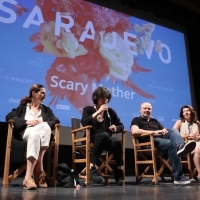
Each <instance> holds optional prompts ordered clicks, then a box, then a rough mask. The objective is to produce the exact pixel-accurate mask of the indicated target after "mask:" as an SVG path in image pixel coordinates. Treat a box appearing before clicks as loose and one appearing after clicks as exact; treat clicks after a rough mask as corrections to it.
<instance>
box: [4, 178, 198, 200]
mask: <svg viewBox="0 0 200 200" xmlns="http://www.w3.org/2000/svg"><path fill="white" fill-rule="evenodd" d="M0 181H1V183H2V178H1V179H0ZM22 181H23V179H22V178H17V179H16V180H15V181H13V182H12V183H11V184H10V185H9V187H7V188H5V187H2V184H1V195H0V196H1V200H18V199H23V200H52V199H58V200H63V199H65V200H66V199H67V200H71V199H73V200H75V199H78V200H93V199H94V200H98V199H101V200H118V199H123V200H128V199H131V200H132V199H136V200H151V199H154V200H170V199H172V200H175V199H177V200H182V199H183V200H194V199H195V200H198V199H200V183H191V185H188V186H175V185H174V184H173V183H172V182H171V181H170V179H168V180H166V181H165V182H159V184H158V185H156V186H152V185H151V180H150V179H149V180H148V179H146V180H144V181H142V182H141V183H140V184H139V185H136V184H135V177H130V176H128V177H126V184H125V186H117V185H116V184H115V183H114V182H112V181H111V184H110V186H105V185H104V184H98V185H97V184H91V185H90V186H88V187H82V188H80V189H79V190H76V189H73V188H61V187H56V188H54V187H49V188H46V189H41V188H39V189H37V190H26V189H23V187H22Z"/></svg>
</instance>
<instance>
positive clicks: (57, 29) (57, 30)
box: [55, 12, 74, 36]
mask: <svg viewBox="0 0 200 200" xmlns="http://www.w3.org/2000/svg"><path fill="white" fill-rule="evenodd" d="M62 17H63V18H65V19H68V20H69V23H68V24H66V23H62ZM73 26H74V19H73V18H72V17H71V16H65V15H62V14H61V13H60V12H56V27H55V35H57V36H60V28H61V27H63V28H64V29H65V31H66V32H68V33H71V30H70V28H72V27H73Z"/></svg>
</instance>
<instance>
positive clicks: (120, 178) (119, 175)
mask: <svg viewBox="0 0 200 200" xmlns="http://www.w3.org/2000/svg"><path fill="white" fill-rule="evenodd" d="M115 181H116V183H117V184H118V185H123V183H124V172H123V170H122V169H116V170H115Z"/></svg>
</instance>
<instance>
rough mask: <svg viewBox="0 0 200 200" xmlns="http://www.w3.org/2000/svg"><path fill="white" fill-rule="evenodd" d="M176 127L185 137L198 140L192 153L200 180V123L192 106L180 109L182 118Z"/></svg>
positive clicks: (199, 179)
mask: <svg viewBox="0 0 200 200" xmlns="http://www.w3.org/2000/svg"><path fill="white" fill-rule="evenodd" d="M174 128H176V129H178V130H179V131H180V134H181V135H182V136H183V137H185V136H188V139H189V140H194V141H196V148H195V149H194V151H193V152H192V154H193V160H194V164H195V167H196V169H197V172H198V176H197V177H196V179H197V181H199V182H200V135H199V133H200V123H199V121H198V119H197V115H196V111H195V110H194V108H193V107H192V106H190V105H184V106H182V108H181V109H180V119H179V120H178V121H176V123H175V124H174Z"/></svg>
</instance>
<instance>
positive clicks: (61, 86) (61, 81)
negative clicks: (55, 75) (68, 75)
mask: <svg viewBox="0 0 200 200" xmlns="http://www.w3.org/2000/svg"><path fill="white" fill-rule="evenodd" d="M62 83H66V81H65V80H60V81H59V86H60V88H62V89H65V86H63V85H62Z"/></svg>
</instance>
